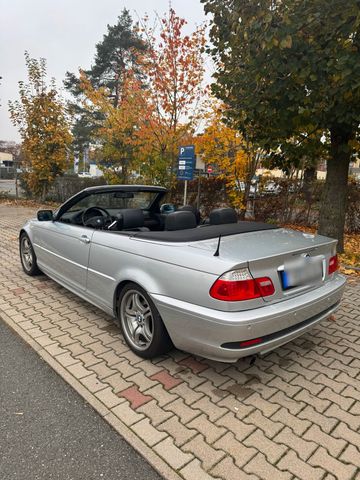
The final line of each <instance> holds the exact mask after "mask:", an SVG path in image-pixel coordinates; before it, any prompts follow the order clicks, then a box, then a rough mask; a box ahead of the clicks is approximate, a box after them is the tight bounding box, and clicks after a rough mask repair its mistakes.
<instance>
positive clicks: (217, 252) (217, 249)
mask: <svg viewBox="0 0 360 480" xmlns="http://www.w3.org/2000/svg"><path fill="white" fill-rule="evenodd" d="M220 242H221V233H220V235H219V240H218V244H217V248H216V251H215V253H214V257H218V256H219V255H220Z"/></svg>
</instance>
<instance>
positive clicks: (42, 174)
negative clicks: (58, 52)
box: [9, 52, 72, 199]
mask: <svg viewBox="0 0 360 480" xmlns="http://www.w3.org/2000/svg"><path fill="white" fill-rule="evenodd" d="M25 63H26V67H27V74H28V83H25V82H23V81H20V82H19V95H20V100H16V101H14V102H11V101H10V102H9V112H10V117H11V120H12V122H13V124H14V125H15V126H17V127H18V129H19V132H20V136H21V139H22V151H23V154H24V160H23V165H24V166H25V167H26V169H27V174H26V181H27V184H28V187H29V188H30V190H31V191H32V192H33V193H34V195H36V196H40V197H41V198H42V199H44V198H45V196H46V193H47V192H48V190H49V188H50V186H51V184H52V183H53V182H54V180H55V178H56V177H57V176H58V175H61V174H62V173H64V171H65V170H66V168H67V166H68V147H69V145H70V143H71V140H72V138H71V135H70V133H69V125H68V121H67V118H66V116H65V108H64V104H63V102H62V100H61V98H60V97H59V94H58V91H57V89H56V85H55V81H54V80H51V82H50V84H49V85H47V84H46V61H45V59H43V58H41V59H40V60H36V59H34V58H31V57H30V56H29V54H28V52H25Z"/></svg>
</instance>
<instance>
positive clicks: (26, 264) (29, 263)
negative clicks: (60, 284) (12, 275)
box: [20, 232, 41, 277]
mask: <svg viewBox="0 0 360 480" xmlns="http://www.w3.org/2000/svg"><path fill="white" fill-rule="evenodd" d="M20 260H21V265H22V268H23V270H24V272H25V273H26V275H30V277H33V276H35V275H39V274H41V271H40V270H39V267H38V266H37V263H36V255H35V252H34V248H33V246H32V245H31V242H30V238H29V237H28V236H27V234H26V233H24V232H23V233H22V234H21V235H20Z"/></svg>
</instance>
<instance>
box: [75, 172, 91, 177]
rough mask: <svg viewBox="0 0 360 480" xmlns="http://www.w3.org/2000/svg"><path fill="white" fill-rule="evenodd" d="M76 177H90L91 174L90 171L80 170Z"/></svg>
mask: <svg viewBox="0 0 360 480" xmlns="http://www.w3.org/2000/svg"><path fill="white" fill-rule="evenodd" d="M78 177H81V178H92V175H91V173H90V172H80V173H78Z"/></svg>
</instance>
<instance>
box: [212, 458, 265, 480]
mask: <svg viewBox="0 0 360 480" xmlns="http://www.w3.org/2000/svg"><path fill="white" fill-rule="evenodd" d="M211 473H212V474H213V475H214V476H215V477H217V476H219V477H221V478H222V479H223V480H258V479H259V477H258V476H257V475H253V474H249V473H246V472H244V470H242V469H241V468H239V467H237V466H236V465H235V464H234V460H233V459H232V458H231V457H226V458H224V459H223V460H221V461H220V462H219V463H218V464H217V465H216V466H215V467H214V468H213V469H212V470H211Z"/></svg>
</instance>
